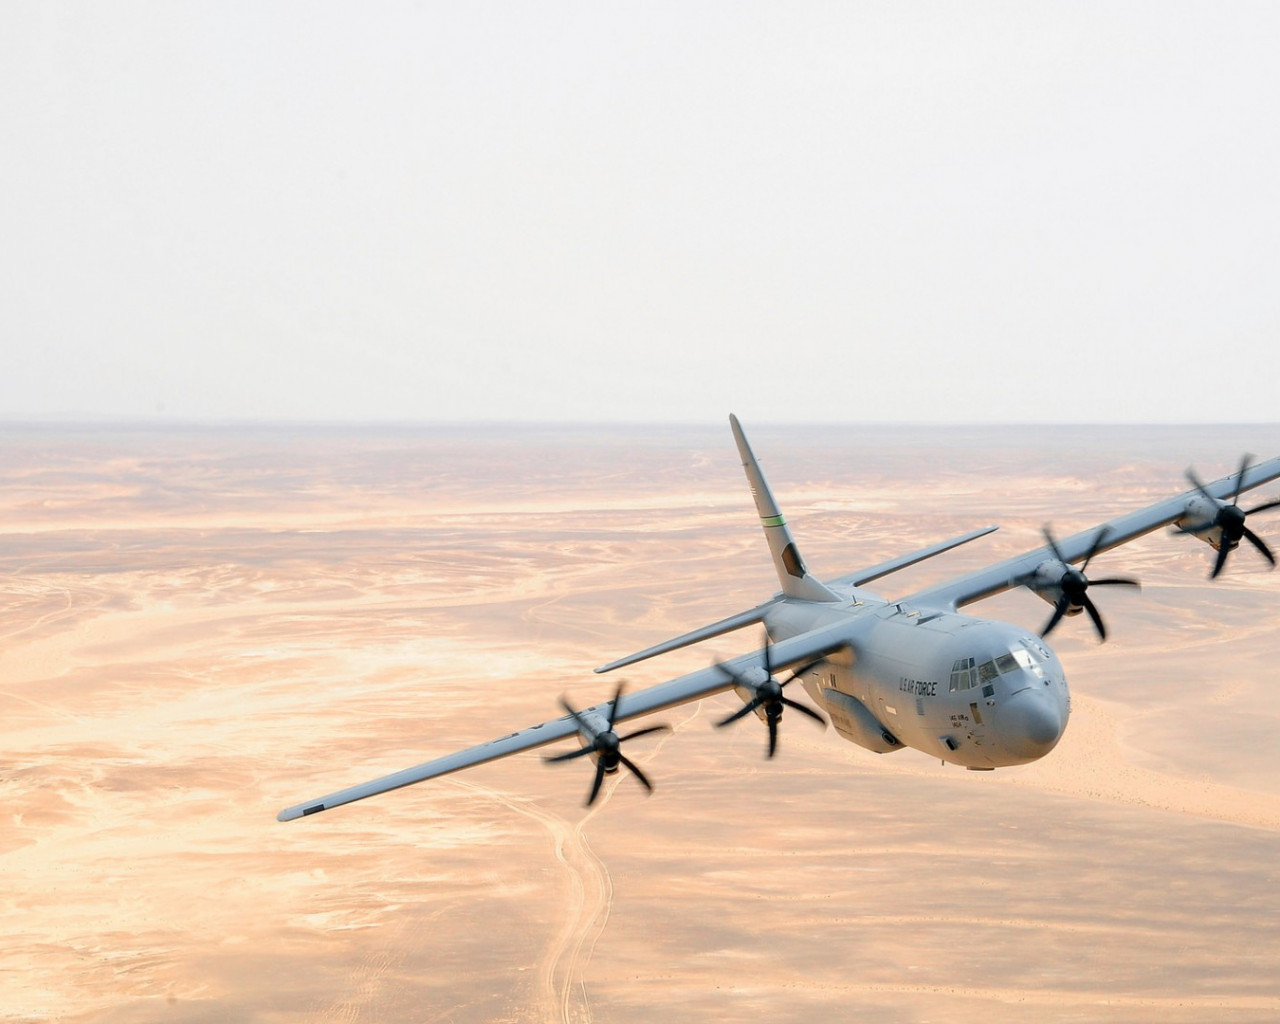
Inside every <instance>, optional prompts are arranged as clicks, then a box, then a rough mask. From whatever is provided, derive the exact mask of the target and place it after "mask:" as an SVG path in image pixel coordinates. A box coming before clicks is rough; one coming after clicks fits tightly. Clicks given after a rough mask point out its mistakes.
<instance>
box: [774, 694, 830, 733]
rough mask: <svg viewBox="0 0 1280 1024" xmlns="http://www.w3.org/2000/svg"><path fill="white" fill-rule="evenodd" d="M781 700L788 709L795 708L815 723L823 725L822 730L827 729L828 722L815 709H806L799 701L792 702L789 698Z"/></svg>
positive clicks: (781, 698)
mask: <svg viewBox="0 0 1280 1024" xmlns="http://www.w3.org/2000/svg"><path fill="white" fill-rule="evenodd" d="M779 700H781V701H782V703H783V704H785V705H786V706H787V707H789V708H795V709H796V710H797V711H799V712H801V713H802V714H805V715H808V716H809V717H810V718H812V719H813V720H814V721H815V722H817V723H818V724H819V725H821V726H822V728H824V729H825V728H826V727H827V720H826V719H825V718H823V717H822V716H821V715H820V714H818V712H816V711H814V710H813V708H809V707H805V706H804V705H803V704H801V703H799V702H798V701H794V700H791V699H790V698H789V697H780V698H779Z"/></svg>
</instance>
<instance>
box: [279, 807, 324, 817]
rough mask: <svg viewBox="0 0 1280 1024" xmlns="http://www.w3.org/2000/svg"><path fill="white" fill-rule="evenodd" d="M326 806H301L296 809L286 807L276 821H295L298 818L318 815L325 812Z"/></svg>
mask: <svg viewBox="0 0 1280 1024" xmlns="http://www.w3.org/2000/svg"><path fill="white" fill-rule="evenodd" d="M324 806H325V805H324V804H322V803H317V804H307V805H303V804H299V805H298V806H296V807H286V808H285V809H284V810H283V811H281V812H280V813H279V814H277V815H276V821H295V820H296V819H298V818H305V817H306V816H307V815H308V814H316V813H318V812H319V811H323V810H324Z"/></svg>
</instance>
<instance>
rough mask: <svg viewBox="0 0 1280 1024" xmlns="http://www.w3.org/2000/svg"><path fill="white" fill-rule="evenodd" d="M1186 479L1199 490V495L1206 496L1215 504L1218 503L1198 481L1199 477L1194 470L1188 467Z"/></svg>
mask: <svg viewBox="0 0 1280 1024" xmlns="http://www.w3.org/2000/svg"><path fill="white" fill-rule="evenodd" d="M1187 479H1188V480H1190V481H1191V486H1192V487H1194V488H1195V489H1196V490H1197V491H1199V492H1200V495H1201V497H1203V498H1207V499H1208V500H1209V502H1210V503H1211V504H1214V505H1216V504H1217V503H1218V499H1217V498H1215V497H1214V496H1213V495H1212V494H1210V493H1209V492H1208V490H1206V489H1205V486H1204V484H1202V483H1201V482H1200V478H1199V477H1198V476H1196V473H1195V470H1193V469H1190V468H1188V469H1187Z"/></svg>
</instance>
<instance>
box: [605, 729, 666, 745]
mask: <svg viewBox="0 0 1280 1024" xmlns="http://www.w3.org/2000/svg"><path fill="white" fill-rule="evenodd" d="M670 731H671V726H669V725H651V726H649V728H647V729H637V730H636V731H635V732H629V733H627V734H626V735H625V736H619V737H618V742H619V743H626V742H627V740H633V739H635V738H636V737H637V736H647V735H649V733H651V732H670Z"/></svg>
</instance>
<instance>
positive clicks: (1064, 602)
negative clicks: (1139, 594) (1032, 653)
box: [1040, 524, 1142, 641]
mask: <svg viewBox="0 0 1280 1024" xmlns="http://www.w3.org/2000/svg"><path fill="white" fill-rule="evenodd" d="M1043 532H1044V539H1045V542H1046V543H1047V544H1048V545H1049V550H1050V551H1052V552H1053V557H1054V558H1056V559H1057V560H1058V561H1059V562H1060V563H1062V565H1063V566H1064V568H1065V571H1064V572H1063V574H1062V576H1061V578H1060V579H1058V580H1056V581H1055V585H1056V586H1057V587H1058V588H1059V589H1060V590H1061V591H1062V595H1061V596H1060V597H1059V598H1058V600H1057V601H1056V602H1055V603H1054V606H1053V615H1051V616H1050V617H1049V621H1048V622H1047V623H1045V627H1044V629H1042V630H1040V635H1041V636H1048V635H1049V634H1050V633H1051V632H1053V628H1054V626H1056V625H1057V624H1058V623H1059V622H1061V621H1062V617H1063V616H1064V615H1066V614H1067V613H1068V612H1069V611H1070V610H1071V609H1072V608H1083V609H1084V610H1085V611H1086V612H1088V613H1089V618H1091V619H1092V620H1093V625H1094V628H1095V629H1097V631H1098V639H1099V640H1102V641H1105V640H1106V639H1107V627H1106V626H1105V625H1103V622H1102V616H1101V615H1100V614H1099V613H1098V609H1097V606H1096V605H1094V603H1093V601H1092V599H1090V597H1089V595H1088V593H1087V591H1088V589H1089V587H1091V586H1093V587H1117V586H1120V587H1141V586H1142V584H1141V583H1139V582H1138V581H1137V580H1133V579H1129V578H1127V577H1120V576H1117V577H1112V578H1111V579H1105V580H1091V579H1089V577H1088V576H1086V575H1085V570H1086V569H1088V568H1089V563H1090V562H1091V561H1093V556H1094V555H1096V554H1097V553H1098V549H1099V548H1101V547H1102V542H1103V541H1104V540H1106V539H1107V534H1108V533H1109V532H1110V527H1108V526H1107V525H1106V524H1103V526H1102V527H1101V528H1099V530H1098V532H1097V534H1096V535H1095V536H1094V538H1093V543H1092V544H1091V545H1089V553H1088V554H1087V555H1085V556H1084V563H1083V564H1082V565H1081V566H1080V568H1079V569H1077V568H1076V567H1075V566H1073V565H1071V564H1070V563H1069V562H1068V561H1067V560H1066V559H1065V558H1063V557H1062V552H1061V551H1060V550H1059V549H1058V544H1057V542H1056V541H1055V540H1054V539H1053V534H1052V533H1050V532H1049V527H1047V526H1046V527H1044V528H1043Z"/></svg>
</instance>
